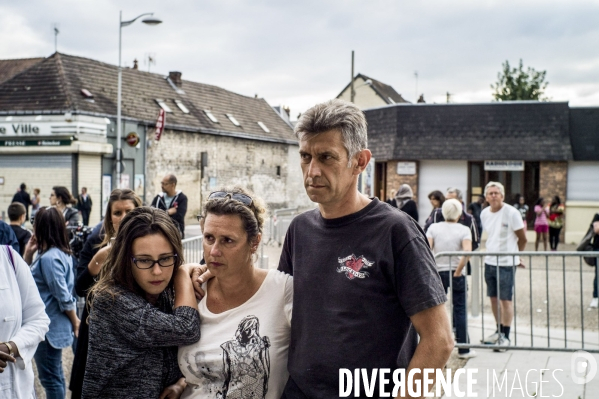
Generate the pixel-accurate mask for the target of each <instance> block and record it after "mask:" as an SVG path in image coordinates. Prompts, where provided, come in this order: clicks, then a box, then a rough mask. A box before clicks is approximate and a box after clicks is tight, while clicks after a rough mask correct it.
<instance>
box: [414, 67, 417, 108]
mask: <svg viewBox="0 0 599 399" xmlns="http://www.w3.org/2000/svg"><path fill="white" fill-rule="evenodd" d="M414 79H415V80H416V93H415V96H414V98H415V99H416V102H418V71H414Z"/></svg>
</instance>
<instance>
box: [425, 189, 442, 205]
mask: <svg viewBox="0 0 599 399" xmlns="http://www.w3.org/2000/svg"><path fill="white" fill-rule="evenodd" d="M433 198H434V199H436V200H437V201H439V202H440V203H439V207H441V205H443V203H444V202H445V196H444V195H443V193H442V192H441V191H439V190H435V191H433V192H431V193H430V194H429V195H428V199H429V200H430V199H433Z"/></svg>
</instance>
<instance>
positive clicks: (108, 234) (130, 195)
mask: <svg viewBox="0 0 599 399" xmlns="http://www.w3.org/2000/svg"><path fill="white" fill-rule="evenodd" d="M117 201H131V202H132V203H133V205H134V206H135V207H136V208H139V207H140V206H141V205H142V202H141V198H139V196H138V195H137V194H136V193H135V191H133V190H129V189H128V188H122V189H121V188H115V189H114V190H112V192H111V193H110V197H109V198H108V205H106V213H105V217H104V223H102V230H104V239H103V240H102V242H101V243H100V244H99V245H98V247H103V246H105V245H107V244H108V243H109V242H110V239H111V238H112V237H114V236H115V231H114V226H113V225H112V217H111V214H112V205H113V204H114V203H115V202H117Z"/></svg>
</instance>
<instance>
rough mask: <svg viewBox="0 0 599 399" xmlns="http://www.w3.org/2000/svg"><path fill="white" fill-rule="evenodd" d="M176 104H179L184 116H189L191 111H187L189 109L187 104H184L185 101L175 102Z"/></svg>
mask: <svg viewBox="0 0 599 399" xmlns="http://www.w3.org/2000/svg"><path fill="white" fill-rule="evenodd" d="M173 101H174V102H175V104H177V107H179V109H180V110H181V111H183V113H184V114H188V113H189V109H187V107H186V106H185V104H183V101H181V100H173Z"/></svg>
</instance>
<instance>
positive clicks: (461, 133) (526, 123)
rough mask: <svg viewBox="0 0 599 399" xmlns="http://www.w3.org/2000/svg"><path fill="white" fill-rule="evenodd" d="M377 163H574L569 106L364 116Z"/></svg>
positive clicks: (422, 108) (400, 108)
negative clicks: (514, 160) (504, 161)
mask: <svg viewBox="0 0 599 399" xmlns="http://www.w3.org/2000/svg"><path fill="white" fill-rule="evenodd" d="M364 112H365V114H366V119H367V121H368V142H369V148H370V150H371V151H372V152H373V156H374V157H375V159H377V160H381V161H385V160H418V159H463V160H472V161H474V160H488V159H495V160H509V159H517V160H525V161H543V160H547V161H549V160H553V161H558V160H570V159H572V158H573V157H572V147H571V145H570V132H569V115H570V109H569V107H568V103H549V102H533V101H530V102H529V101H516V102H497V103H487V104H439V105H433V104H418V105H395V106H385V107H380V108H373V109H369V110H365V111H364Z"/></svg>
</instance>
